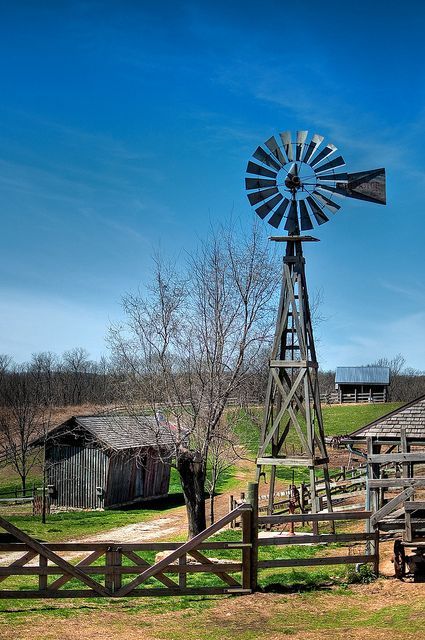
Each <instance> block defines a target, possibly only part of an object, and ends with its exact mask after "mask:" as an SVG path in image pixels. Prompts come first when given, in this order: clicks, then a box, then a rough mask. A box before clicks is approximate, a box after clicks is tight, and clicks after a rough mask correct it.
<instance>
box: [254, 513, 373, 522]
mask: <svg viewBox="0 0 425 640" xmlns="http://www.w3.org/2000/svg"><path fill="white" fill-rule="evenodd" d="M370 516H371V511H336V512H332V513H303V514H299V513H297V514H294V515H290V516H259V518H258V523H259V524H284V523H288V522H322V521H323V522H325V521H332V520H367V519H368V518H369V517H370Z"/></svg>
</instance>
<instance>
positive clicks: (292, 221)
mask: <svg viewBox="0 0 425 640" xmlns="http://www.w3.org/2000/svg"><path fill="white" fill-rule="evenodd" d="M298 228H299V226H298V211H297V202H296V200H292V201H291V208H290V209H289V213H288V217H287V219H286V223H285V229H286V231H288V233H295V232H297V231H298Z"/></svg>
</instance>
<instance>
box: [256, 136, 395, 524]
mask: <svg viewBox="0 0 425 640" xmlns="http://www.w3.org/2000/svg"><path fill="white" fill-rule="evenodd" d="M336 151H337V148H336V147H335V146H334V145H333V144H330V143H326V142H324V137H323V136H320V135H318V134H316V133H315V134H314V135H313V136H312V138H311V139H308V132H307V131H297V133H296V137H295V139H293V138H292V136H291V132H289V131H285V132H283V133H280V134H279V136H272V137H271V138H269V139H268V140H267V141H266V142H265V143H264V144H263V145H260V146H259V147H257V149H256V150H255V151H254V153H253V154H252V158H251V159H250V161H249V162H248V166H247V174H248V175H247V177H246V179H245V185H246V189H247V195H248V199H249V202H250V204H251V205H252V206H253V207H254V208H255V212H256V213H257V215H258V216H260V218H262V219H267V222H268V223H269V224H270V225H271V226H272V227H275V228H276V229H277V228H278V227H279V226H280V225H283V228H284V230H285V231H286V232H287V235H286V236H275V237H272V238H271V239H272V240H274V241H276V242H285V243H286V252H285V256H284V258H283V278H282V288H281V294H280V301H279V308H278V314H277V321H276V331H275V336H274V341H273V346H272V351H271V356H270V362H269V376H268V384H267V393H266V401H265V410H264V417H263V424H262V430H261V436H260V445H259V450H258V456H257V477H258V478H259V477H260V475H261V470H262V468H264V467H266V468H267V467H270V484H269V513H272V511H273V494H274V488H275V479H276V468H277V466H281V465H283V466H289V467H307V468H308V469H309V477H310V490H311V510H312V512H313V513H315V512H317V511H319V510H320V508H321V504H320V500H319V497H318V492H317V471H318V469H320V468H321V469H322V470H323V478H324V482H325V490H326V502H327V507H328V509H330V510H331V509H332V502H331V495H330V486H329V473H328V466H327V464H328V456H327V452H326V445H325V435H324V429H323V419H322V412H321V406H320V393H319V385H318V363H317V357H316V350H315V346H314V337H313V328H312V320H311V312H310V306H309V301H308V292H307V282H306V276H305V259H304V256H303V243H304V242H315V241H316V242H317V241H318V240H317V238H313V237H312V236H310V235H301V232H303V231H310V230H311V229H313V227H314V225H322V224H324V223H325V222H328V221H329V219H330V217H332V215H333V214H335V213H337V211H338V210H339V209H340V208H341V207H340V205H339V204H338V202H336V200H335V197H348V198H356V199H360V200H366V201H368V202H375V203H377V204H385V202H386V196H385V169H374V170H371V171H361V172H358V173H346V172H342V171H341V167H344V166H345V161H344V159H343V157H342V156H341V155H336V153H335V152H336ZM288 437H289V438H290V440H291V441H292V442H293V441H294V438H295V439H296V440H297V441H298V442H299V445H300V447H301V453H300V454H299V455H294V454H292V456H291V455H289V454H288V447H287V441H288Z"/></svg>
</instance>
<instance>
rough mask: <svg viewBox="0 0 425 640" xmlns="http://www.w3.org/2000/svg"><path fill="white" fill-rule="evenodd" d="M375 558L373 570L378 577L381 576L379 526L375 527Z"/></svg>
mask: <svg viewBox="0 0 425 640" xmlns="http://www.w3.org/2000/svg"><path fill="white" fill-rule="evenodd" d="M374 551H375V558H374V562H373V571H374V573H375V575H376V577H377V578H379V528H378V527H376V529H375V550H374Z"/></svg>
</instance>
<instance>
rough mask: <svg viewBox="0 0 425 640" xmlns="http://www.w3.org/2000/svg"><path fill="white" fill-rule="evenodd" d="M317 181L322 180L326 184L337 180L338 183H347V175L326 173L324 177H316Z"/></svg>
mask: <svg viewBox="0 0 425 640" xmlns="http://www.w3.org/2000/svg"><path fill="white" fill-rule="evenodd" d="M316 177H317V179H318V180H324V181H326V182H336V181H337V180H339V181H340V182H347V181H348V173H328V174H326V175H325V176H320V175H318V176H316Z"/></svg>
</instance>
